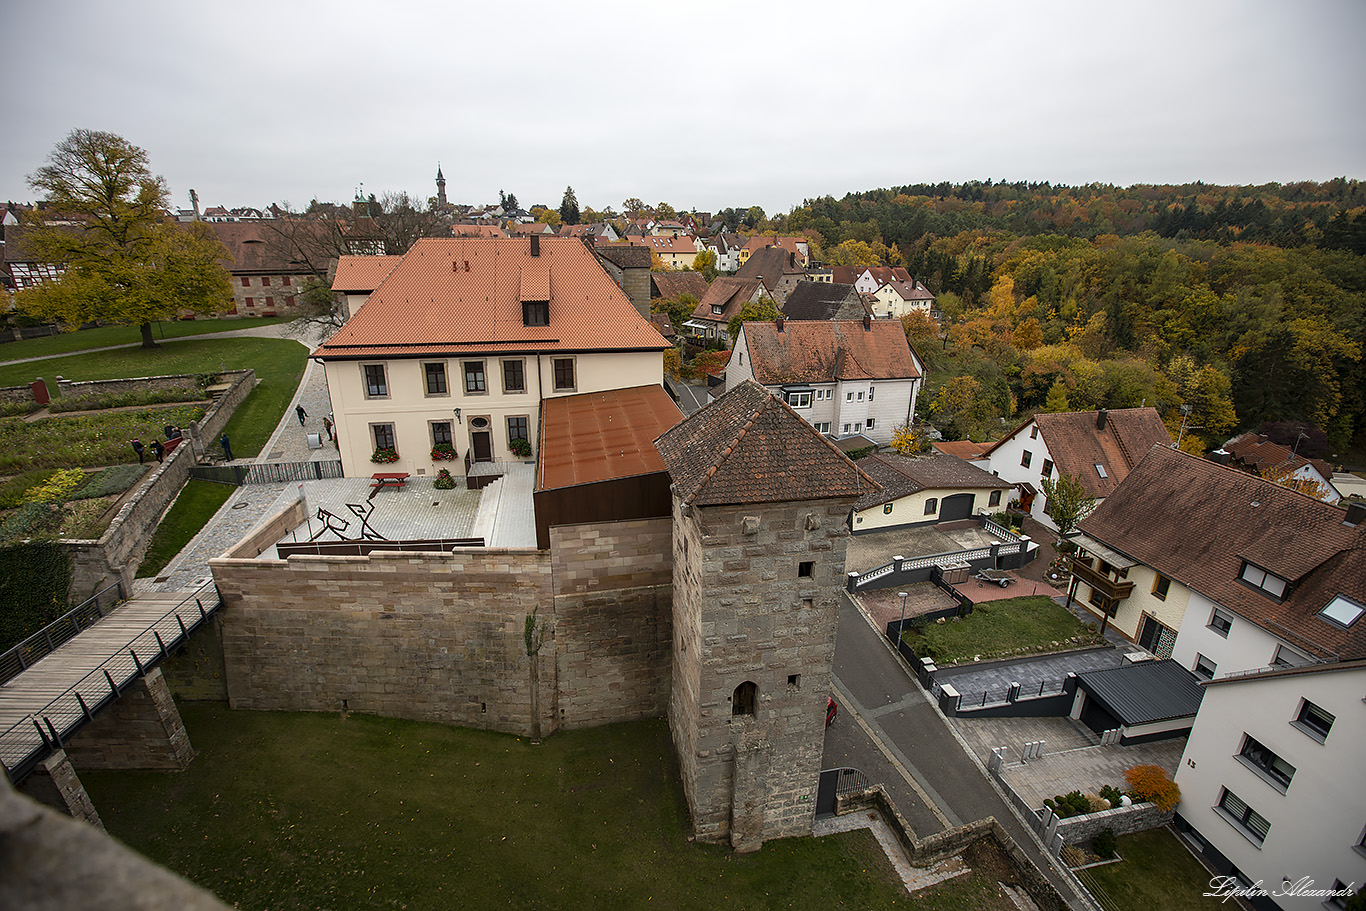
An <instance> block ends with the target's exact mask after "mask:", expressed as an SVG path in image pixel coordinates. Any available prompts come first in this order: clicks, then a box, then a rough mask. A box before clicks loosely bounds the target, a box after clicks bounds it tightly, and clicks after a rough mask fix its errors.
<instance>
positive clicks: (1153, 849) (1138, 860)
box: [1077, 826, 1219, 911]
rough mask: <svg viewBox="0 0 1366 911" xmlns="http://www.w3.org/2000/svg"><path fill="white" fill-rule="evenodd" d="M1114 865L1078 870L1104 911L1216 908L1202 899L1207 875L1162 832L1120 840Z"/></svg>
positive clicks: (1170, 835) (1168, 833)
mask: <svg viewBox="0 0 1366 911" xmlns="http://www.w3.org/2000/svg"><path fill="white" fill-rule="evenodd" d="M1118 850H1119V856H1120V857H1122V858H1124V859H1123V860H1122V861H1120V862H1119V863H1115V864H1106V865H1104V866H1099V867H1091V868H1089V869H1086V870H1081V871H1078V874H1077V875H1078V877H1079V878H1080V879H1081V881H1082V883H1084V884H1085V886H1086V888H1087V889H1088V890H1090V892H1091V894H1092V895H1093V896H1095V898H1096V900H1097V901H1098V902H1099V903H1100V905H1101V907H1102V908H1104V909H1105V911H1151V909H1153V908H1163V909H1171V911H1186V909H1190V911H1196V909H1200V908H1206V909H1207V908H1210V907H1213V906H1215V905H1217V904H1219V900H1218V899H1211V898H1205V897H1204V896H1203V895H1202V893H1204V892H1208V891H1209V890H1210V887H1209V880H1210V875H1211V874H1210V872H1209V871H1208V870H1206V869H1205V868H1204V867H1203V866H1202V865H1201V864H1200V862H1199V861H1198V860H1196V859H1195V857H1194V856H1192V855H1191V853H1190V852H1189V851H1187V850H1186V848H1185V847H1184V846H1183V845H1182V844H1181V842H1180V841H1178V840H1177V836H1176V834H1175V833H1174V832H1173V831H1172V830H1171V829H1170V828H1167V827H1165V826H1164V827H1163V828H1161V829H1149V830H1148V831H1146V832H1136V833H1134V834H1133V835H1121V836H1120V838H1119V849H1118Z"/></svg>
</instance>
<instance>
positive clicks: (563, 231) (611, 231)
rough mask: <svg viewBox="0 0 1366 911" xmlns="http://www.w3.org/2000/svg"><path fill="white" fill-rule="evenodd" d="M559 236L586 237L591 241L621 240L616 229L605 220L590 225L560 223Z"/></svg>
mask: <svg viewBox="0 0 1366 911" xmlns="http://www.w3.org/2000/svg"><path fill="white" fill-rule="evenodd" d="M560 236H561V237H586V238H588V239H589V240H591V241H592V242H593V243H604V244H610V243H615V242H617V241H618V240H621V236H620V235H618V234H617V232H616V229H615V228H613V227H612V226H611V225H609V224H607V222H605V221H603V222H598V223H597V224H592V225H560Z"/></svg>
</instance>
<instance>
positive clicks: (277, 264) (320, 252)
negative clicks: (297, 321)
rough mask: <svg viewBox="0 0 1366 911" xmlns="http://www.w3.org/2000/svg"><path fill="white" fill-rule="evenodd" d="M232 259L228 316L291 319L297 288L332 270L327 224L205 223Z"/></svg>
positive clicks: (296, 306)
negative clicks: (230, 304) (288, 317)
mask: <svg viewBox="0 0 1366 911" xmlns="http://www.w3.org/2000/svg"><path fill="white" fill-rule="evenodd" d="M208 227H209V228H210V229H212V231H213V233H214V234H215V235H216V236H217V237H218V240H219V242H220V243H222V244H223V246H224V247H225V248H226V249H227V251H228V255H229V256H230V257H231V260H228V261H225V262H224V263H223V266H224V267H225V268H226V269H227V270H228V272H229V273H230V274H231V275H232V296H233V304H232V308H231V309H229V311H228V314H227V315H228V316H277V315H278V316H291V315H294V314H297V313H298V312H299V308H300V306H301V302H300V301H299V299H298V296H297V295H298V294H299V289H300V286H301V285H303V283H304V282H305V281H307V280H308V279H310V278H317V279H324V278H326V276H327V269H328V267H329V266H330V265H331V261H330V257H329V256H328V255H327V254H328V252H329V240H330V239H331V237H332V232H333V227H332V225H331V224H329V223H328V222H326V221H295V220H280V219H271V220H264V221H257V222H251V221H220V222H213V223H212V224H209V225H208Z"/></svg>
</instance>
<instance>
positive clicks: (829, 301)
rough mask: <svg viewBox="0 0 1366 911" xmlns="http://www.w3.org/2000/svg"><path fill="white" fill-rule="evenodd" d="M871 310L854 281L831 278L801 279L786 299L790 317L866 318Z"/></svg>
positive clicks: (794, 318)
mask: <svg viewBox="0 0 1366 911" xmlns="http://www.w3.org/2000/svg"><path fill="white" fill-rule="evenodd" d="M869 314H870V311H869V309H868V307H867V306H865V305H864V303H863V299H862V297H861V296H860V295H859V293H858V292H857V291H855V290H854V286H853V285H836V284H833V283H831V282H812V281H805V282H798V283H797V286H796V287H795V288H793V289H792V293H790V294H789V295H788V296H787V300H786V302H784V303H783V315H784V316H785V317H787V318H788V319H790V320H807V319H826V320H829V319H863V317H864V316H867V315H869Z"/></svg>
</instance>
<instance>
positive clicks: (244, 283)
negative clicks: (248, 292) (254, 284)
mask: <svg viewBox="0 0 1366 911" xmlns="http://www.w3.org/2000/svg"><path fill="white" fill-rule="evenodd" d="M242 287H243V288H250V287H251V278H250V276H246V275H244V276H242Z"/></svg>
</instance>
